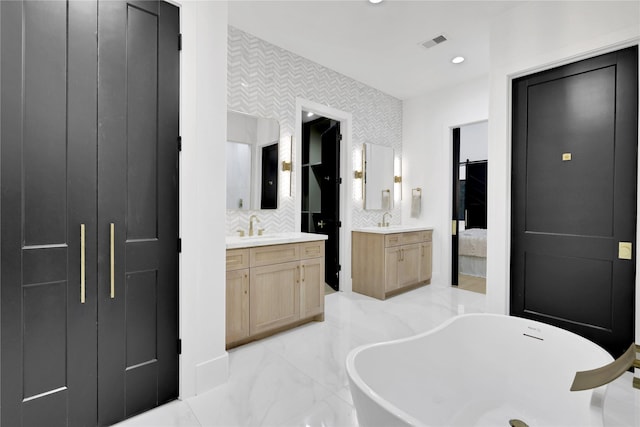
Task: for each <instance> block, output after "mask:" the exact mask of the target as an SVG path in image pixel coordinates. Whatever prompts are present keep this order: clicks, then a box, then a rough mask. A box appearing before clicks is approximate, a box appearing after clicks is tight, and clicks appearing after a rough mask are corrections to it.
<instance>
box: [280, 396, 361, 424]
mask: <svg viewBox="0 0 640 427" xmlns="http://www.w3.org/2000/svg"><path fill="white" fill-rule="evenodd" d="M282 426H283V427H289V426H290V427H330V426H335V427H358V419H357V417H356V410H355V408H354V407H353V406H352V405H349V404H347V403H345V402H344V401H343V400H342V399H340V398H338V397H337V396H335V395H331V396H329V397H328V398H326V399H325V400H323V401H321V402H318V403H316V404H315V405H314V406H313V407H312V408H310V410H309V411H308V412H307V413H306V414H304V415H302V416H296V417H293V418H292V419H290V420H287V421H286V422H285V423H283V424H282Z"/></svg>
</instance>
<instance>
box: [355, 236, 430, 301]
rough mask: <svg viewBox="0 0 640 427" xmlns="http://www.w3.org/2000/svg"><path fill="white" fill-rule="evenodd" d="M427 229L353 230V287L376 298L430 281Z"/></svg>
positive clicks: (383, 297)
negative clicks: (401, 231) (369, 231)
mask: <svg viewBox="0 0 640 427" xmlns="http://www.w3.org/2000/svg"><path fill="white" fill-rule="evenodd" d="M431 234H432V232H431V231H430V230H421V231H410V232H403V233H390V234H382V233H368V232H360V231H354V232H353V233H352V264H353V265H352V272H353V291H354V292H359V293H361V294H364V295H369V296H372V297H374V298H378V299H385V298H387V297H389V296H392V295H395V294H398V293H400V292H404V291H406V290H409V289H413V288H415V287H417V286H421V285H425V284H429V283H431V255H432V250H431Z"/></svg>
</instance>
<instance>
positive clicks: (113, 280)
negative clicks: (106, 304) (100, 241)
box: [109, 222, 116, 298]
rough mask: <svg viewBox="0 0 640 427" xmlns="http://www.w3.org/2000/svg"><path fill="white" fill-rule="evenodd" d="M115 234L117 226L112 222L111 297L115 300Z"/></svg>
mask: <svg viewBox="0 0 640 427" xmlns="http://www.w3.org/2000/svg"><path fill="white" fill-rule="evenodd" d="M115 234H116V225H115V224H114V223H113V222H112V223H111V224H110V225H109V241H110V244H109V262H110V271H111V293H110V296H111V298H115V297H116V281H115V270H116V268H115V266H116V260H115V258H116V257H115V248H114V242H115Z"/></svg>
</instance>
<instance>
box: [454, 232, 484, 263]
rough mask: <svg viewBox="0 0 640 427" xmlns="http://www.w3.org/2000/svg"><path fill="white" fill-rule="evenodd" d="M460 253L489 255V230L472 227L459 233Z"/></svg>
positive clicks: (478, 255) (479, 255)
mask: <svg viewBox="0 0 640 427" xmlns="http://www.w3.org/2000/svg"><path fill="white" fill-rule="evenodd" d="M458 255H466V256H475V257H481V258H486V257H487V230H486V229H481V228H471V229H469V230H462V231H460V233H459V235H458Z"/></svg>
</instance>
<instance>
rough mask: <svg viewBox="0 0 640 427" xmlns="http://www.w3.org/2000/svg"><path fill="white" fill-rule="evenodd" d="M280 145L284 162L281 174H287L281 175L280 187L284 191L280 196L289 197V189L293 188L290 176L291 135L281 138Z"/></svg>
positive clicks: (291, 163) (291, 167)
mask: <svg viewBox="0 0 640 427" xmlns="http://www.w3.org/2000/svg"><path fill="white" fill-rule="evenodd" d="M280 143H281V145H282V154H283V156H282V157H284V160H283V161H282V172H289V173H287V174H284V175H283V183H282V187H283V189H284V193H281V194H284V195H285V196H286V195H288V196H289V197H291V187H292V186H293V183H292V181H293V178H292V176H291V175H292V172H293V162H292V160H291V158H292V156H293V135H285V136H283V137H282V139H281V140H280Z"/></svg>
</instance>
